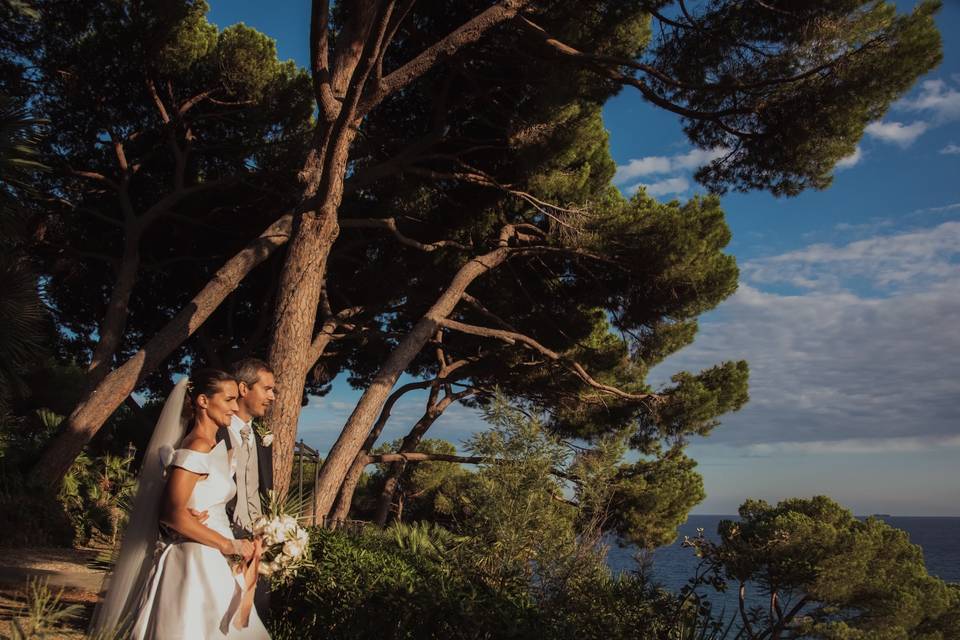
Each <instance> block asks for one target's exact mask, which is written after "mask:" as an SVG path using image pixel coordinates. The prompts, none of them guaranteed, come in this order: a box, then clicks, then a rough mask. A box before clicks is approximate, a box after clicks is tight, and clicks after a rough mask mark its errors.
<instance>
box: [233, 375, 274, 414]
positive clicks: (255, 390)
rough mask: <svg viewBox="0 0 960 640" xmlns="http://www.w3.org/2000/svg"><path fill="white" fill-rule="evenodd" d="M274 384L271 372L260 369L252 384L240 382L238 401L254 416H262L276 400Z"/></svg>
mask: <svg viewBox="0 0 960 640" xmlns="http://www.w3.org/2000/svg"><path fill="white" fill-rule="evenodd" d="M275 384H276V383H275V381H274V379H273V374H272V373H270V372H269V371H260V372H259V373H258V374H257V381H256V382H254V383H253V384H252V385H246V384H244V383H243V382H241V383H240V396H241V397H240V402H241V403H243V408H244V409H246V410H247V412H248V413H249V414H250V415H251V416H253V417H254V418H262V417H263V416H264V415H265V414H266V413H267V409H269V408H270V405H271V404H273V401H274V400H276V395H275V394H274V385H275Z"/></svg>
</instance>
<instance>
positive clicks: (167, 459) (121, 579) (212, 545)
mask: <svg viewBox="0 0 960 640" xmlns="http://www.w3.org/2000/svg"><path fill="white" fill-rule="evenodd" d="M237 395H238V391H237V383H236V381H235V380H234V379H233V378H231V377H230V376H229V375H228V374H226V373H224V372H223V371H219V370H216V369H201V370H199V371H196V372H194V373H193V374H192V376H191V379H190V381H189V382H188V381H187V380H186V379H183V380H180V382H178V383H177V385H176V386H175V387H174V389H173V391H172V392H171V393H170V396H169V397H168V398H167V401H166V404H164V407H163V411H162V412H161V414H160V419H159V421H158V422H157V426H156V428H155V429H154V432H153V436H152V437H151V438H150V444H149V445H147V451H146V454H145V456H144V460H143V468H142V470H141V473H140V485H139V489H138V491H137V498H136V500H135V501H134V506H133V509H132V511H131V514H130V523H129V525H128V526H127V530H126V532H125V534H124V539H123V545H122V547H121V549H120V555H119V557H118V559H117V563H116V565H115V567H114V571H113V573H112V575H111V576H110V578H109V586H108V588H107V595H106V597H105V598H104V600H103V602H102V603H101V604H100V606H99V607H98V609H97V612H96V613H95V615H94V621H93V628H92V631H93V633H94V634H95V635H96V634H115V633H117V632H118V631H120V632H121V633H127V632H129V634H130V637H131V638H134V639H135V640H141V639H143V640H148V639H154V638H156V639H162V640H172V639H178V638H183V639H191V640H192V639H194V638H231V639H233V638H237V639H244V640H246V639H251V640H253V639H257V640H260V639H264V638H269V635H268V634H267V630H266V628H265V627H264V625H263V623H262V622H261V620H260V617H259V616H258V615H257V611H256V609H255V608H254V607H253V606H252V587H251V585H250V584H249V583H250V582H252V579H253V577H254V576H255V574H256V562H255V560H256V558H257V557H258V556H259V543H256V542H251V541H249V540H236V539H234V537H233V533H232V532H231V529H230V522H229V520H228V518H227V514H226V508H225V507H226V504H227V502H229V501H230V499H231V498H233V496H234V494H235V493H236V490H237V489H236V485H235V483H234V480H233V460H232V457H231V454H230V452H229V451H228V450H227V447H226V445H225V442H224V441H223V440H221V441H220V442H219V443H218V442H217V439H216V435H217V430H218V429H219V428H221V427H226V426H227V425H229V424H230V418H231V417H232V416H233V414H234V413H235V412H236V411H237V409H238V407H237ZM185 414H186V415H191V416H192V417H190V418H184V417H183V416H184V415H185ZM188 427H189V429H188ZM184 432H186V435H184ZM202 511H206V512H207V514H208V517H207V520H206V521H205V522H201V520H200V519H199V518H197V517H196V516H195V515H193V514H194V513H197V512H202ZM228 556H229V557H233V558H234V559H235V561H236V562H237V563H238V564H239V565H240V566H241V567H244V566H245V567H246V571H245V572H244V573H236V572H235V570H234V569H233V568H232V566H231V563H230V560H228ZM244 574H245V575H244ZM248 616H249V617H248Z"/></svg>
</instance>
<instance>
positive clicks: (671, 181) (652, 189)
mask: <svg viewBox="0 0 960 640" xmlns="http://www.w3.org/2000/svg"><path fill="white" fill-rule="evenodd" d="M640 187H644V188H645V189H646V190H647V193H648V194H650V195H651V196H665V195H671V194H680V193H684V192H685V191H687V190H688V189H689V188H690V181H689V180H687V179H686V178H684V177H682V176H681V177H677V178H667V179H666V180H660V181H658V182H654V183H652V184H645V183H640V184H635V185H633V186H632V187H629V188H628V189H627V192H628V193H630V194H633V193H636V192H637V190H638V189H639V188H640Z"/></svg>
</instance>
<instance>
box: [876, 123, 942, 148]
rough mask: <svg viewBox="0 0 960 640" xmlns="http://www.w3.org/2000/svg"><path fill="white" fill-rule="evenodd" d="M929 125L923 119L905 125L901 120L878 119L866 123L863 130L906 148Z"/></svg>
mask: <svg viewBox="0 0 960 640" xmlns="http://www.w3.org/2000/svg"><path fill="white" fill-rule="evenodd" d="M929 127H930V125H928V124H927V123H926V122H924V121H923V120H918V121H916V122H914V123H912V124H907V125H905V124H903V123H902V122H880V121H879V120H878V121H876V122H871V123H870V124H868V125H867V128H866V130H865V131H866V133H867V135H870V136H873V137H874V138H877V139H879V140H882V141H884V142H889V143H892V144H897V145H900V146H901V147H903V148H906V147H909V146H910V145H911V144H913V143H914V141H915V140H916V139H917V138H919V137H920V136H921V135H923V132H924V131H926V130H927V129H928V128H929Z"/></svg>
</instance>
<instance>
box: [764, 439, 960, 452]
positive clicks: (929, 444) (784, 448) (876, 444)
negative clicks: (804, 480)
mask: <svg viewBox="0 0 960 640" xmlns="http://www.w3.org/2000/svg"><path fill="white" fill-rule="evenodd" d="M956 447H960V435H952V436H930V437H909V436H907V437H900V438H844V439H840V440H811V441H809V442H796V441H794V442H764V443H760V444H751V445H747V446H746V451H747V454H748V455H753V456H769V455H775V454H791V455H793V454H801V455H803V454H807V455H831V454H832V455H837V454H841V455H851V454H854V455H855V454H861V453H865V454H871V453H906V452H908V451H909V452H914V451H932V450H935V449H943V448H956Z"/></svg>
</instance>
